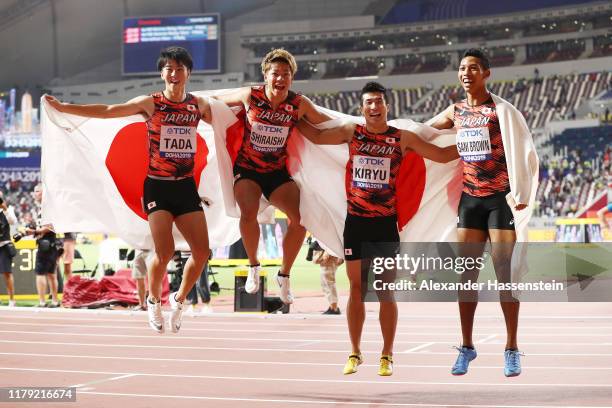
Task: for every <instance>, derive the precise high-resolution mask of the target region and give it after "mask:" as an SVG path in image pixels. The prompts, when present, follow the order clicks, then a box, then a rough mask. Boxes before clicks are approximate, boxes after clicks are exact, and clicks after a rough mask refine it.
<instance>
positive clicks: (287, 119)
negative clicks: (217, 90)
mask: <svg viewBox="0 0 612 408" xmlns="http://www.w3.org/2000/svg"><path fill="white" fill-rule="evenodd" d="M301 100H302V96H301V95H300V94H297V93H295V92H292V91H289V96H287V99H286V100H285V101H284V102H283V103H281V104H280V105H279V106H278V108H277V109H276V110H274V109H272V103H271V102H270V100H269V99H268V97H267V96H266V92H265V88H264V87H263V86H254V87H252V88H251V96H250V98H249V105H248V108H247V112H246V117H245V126H244V136H243V139H242V146H241V147H240V150H239V151H238V156H237V157H236V162H235V163H234V164H235V165H238V166H240V167H243V168H245V169H249V170H253V171H257V172H259V173H269V172H272V171H277V170H282V169H284V168H285V166H286V161H287V140H288V139H289V136H290V135H291V131H292V130H293V127H294V126H295V125H296V124H297V122H298V120H299V118H298V110H299V107H300V102H301Z"/></svg>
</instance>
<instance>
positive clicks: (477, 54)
mask: <svg viewBox="0 0 612 408" xmlns="http://www.w3.org/2000/svg"><path fill="white" fill-rule="evenodd" d="M490 74H491V72H490V70H489V61H488V59H487V57H486V56H485V55H484V54H483V53H482V51H480V50H476V49H472V50H468V51H466V52H465V54H464V56H463V59H462V60H461V63H460V65H459V72H458V76H459V81H460V83H461V86H462V87H463V89H464V90H465V92H466V96H467V97H466V99H465V100H463V101H461V102H459V103H456V104H452V105H450V106H449V107H448V108H447V109H446V110H445V111H444V112H443V114H441V115H438V116H437V117H436V118H435V119H434V120H433V122H432V126H433V127H436V128H438V129H449V128H453V127H455V128H456V129H457V150H458V151H459V154H460V155H461V158H462V160H463V185H464V188H463V194H462V196H461V200H460V202H459V211H458V214H459V217H458V218H459V219H458V223H457V227H458V230H457V232H458V241H459V242H460V243H468V244H467V245H463V246H462V247H461V248H462V250H463V251H466V252H469V255H470V256H473V257H479V256H481V255H482V246H481V245H474V243H484V242H486V240H487V239H490V241H491V243H492V248H491V249H492V251H491V252H492V256H493V259H494V264H495V272H496V274H497V278H498V280H499V281H500V282H501V281H505V282H507V281H509V279H510V264H511V256H512V248H513V247H514V242H515V241H516V233H515V230H514V216H513V212H512V211H513V209H511V208H510V206H509V205H508V202H507V201H506V196H507V195H508V193H509V192H510V184H509V180H508V169H507V165H506V163H507V160H508V157H506V154H507V153H510V152H507V151H506V150H505V149H504V145H503V142H502V133H501V130H500V123H499V118H498V117H497V111H496V107H495V103H494V101H493V99H492V96H491V94H490V93H489V91H488V90H487V87H486V81H487V78H488V77H489V76H490ZM505 136H508V137H514V135H505ZM525 207H527V203H518V204H517V205H516V207H515V208H514V210H515V211H520V210H523V209H524V208H525ZM478 272H479V271H478V270H471V271H469V272H466V273H464V274H462V280H464V281H469V280H471V281H476V280H477V279H478ZM500 300H501V306H502V309H503V312H504V317H505V319H506V329H507V333H508V337H507V340H506V351H505V353H504V356H505V357H504V358H505V368H504V373H505V375H506V376H508V377H512V376H516V375H519V374H520V373H521V366H520V358H519V356H520V353H519V352H518V345H517V330H518V315H519V302H518V300H517V299H514V298H513V297H512V294H511V292H510V291H501V292H500ZM477 302H478V293H477V292H473V291H464V292H460V293H459V313H460V316H461V331H462V335H463V342H462V345H461V347H458V350H459V357H458V358H457V361H456V362H455V365H454V366H453V368H452V370H451V372H452V374H453V375H463V374H465V373H466V372H467V370H468V366H469V363H470V361H472V360H473V359H474V358H476V355H477V354H476V350H475V349H474V343H473V340H472V327H473V325H474V313H475V312H476V305H477V304H478V303H477Z"/></svg>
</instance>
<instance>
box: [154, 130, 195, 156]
mask: <svg viewBox="0 0 612 408" xmlns="http://www.w3.org/2000/svg"><path fill="white" fill-rule="evenodd" d="M196 137H197V132H196V128H195V127H191V126H162V127H161V131H160V133H159V154H160V156H161V157H166V158H169V159H191V158H193V157H194V156H195V153H196Z"/></svg>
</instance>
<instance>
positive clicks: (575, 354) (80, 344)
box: [0, 340, 612, 357]
mask: <svg viewBox="0 0 612 408" xmlns="http://www.w3.org/2000/svg"><path fill="white" fill-rule="evenodd" d="M0 343H17V344H41V345H70V346H71V347H74V346H83V347H91V346H95V347H118V348H149V349H163V350H165V349H181V350H216V351H232V352H242V351H258V352H259V351H273V352H294V351H295V349H293V348H252V347H250V348H249V347H206V346H172V345H161V346H156V345H145V344H107V343H72V342H51V341H28V340H0ZM500 344H501V343H500ZM300 352H301V353H303V352H308V353H342V354H346V349H343V350H329V349H321V350H318V349H300ZM361 353H362V354H380V351H370V350H362V351H361ZM0 354H2V353H0ZM395 354H414V355H417V356H418V355H419V353H418V352H415V353H406V352H405V351H398V352H396V353H395ZM432 354H438V355H456V354H457V353H456V352H443V351H442V352H441V351H436V352H435V353H423V354H422V355H426V356H431V355H432ZM478 355H479V356H499V355H500V353H499V352H496V353H492V352H489V353H485V352H478ZM529 356H563V357H612V353H532V352H529Z"/></svg>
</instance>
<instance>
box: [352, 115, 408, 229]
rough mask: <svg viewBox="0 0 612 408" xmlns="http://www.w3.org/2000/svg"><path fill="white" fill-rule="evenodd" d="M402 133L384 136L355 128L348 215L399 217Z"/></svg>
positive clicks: (394, 131)
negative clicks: (397, 197)
mask: <svg viewBox="0 0 612 408" xmlns="http://www.w3.org/2000/svg"><path fill="white" fill-rule="evenodd" d="M400 134H401V131H400V130H399V129H396V128H394V127H391V126H389V128H388V129H387V131H386V132H384V133H371V132H368V130H367V129H366V127H365V125H357V126H355V133H354V134H353V138H352V139H351V143H350V144H349V161H348V163H347V165H346V197H347V203H348V213H349V214H352V215H356V216H359V217H388V216H393V215H396V209H395V181H396V178H397V175H398V174H399V169H400V165H401V164H402V149H401V146H400Z"/></svg>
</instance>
